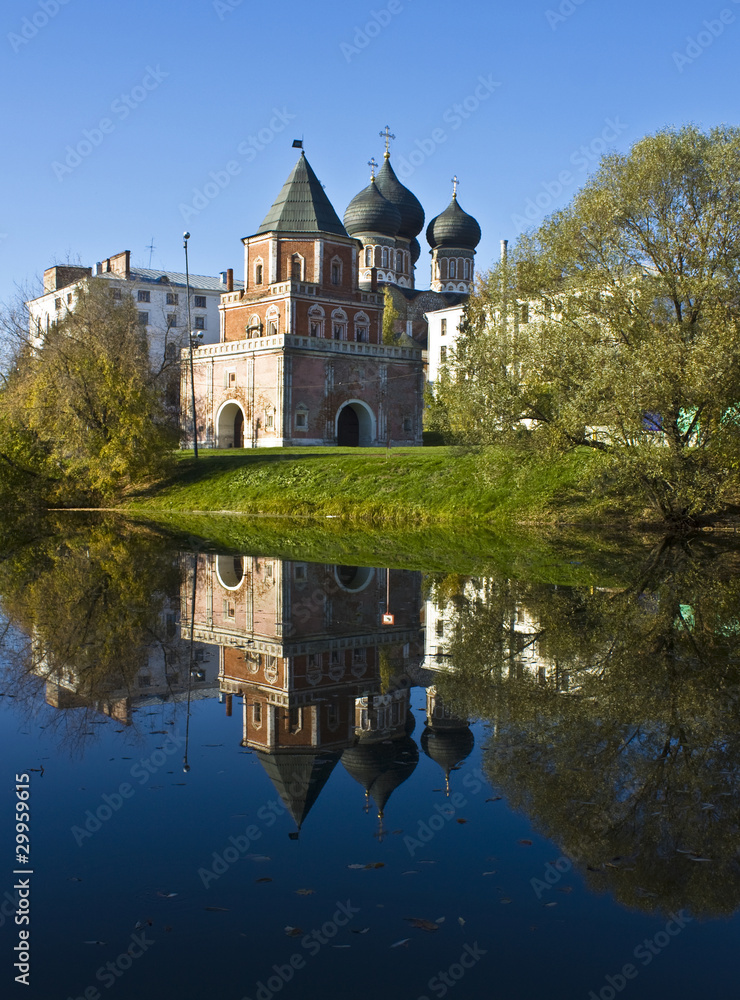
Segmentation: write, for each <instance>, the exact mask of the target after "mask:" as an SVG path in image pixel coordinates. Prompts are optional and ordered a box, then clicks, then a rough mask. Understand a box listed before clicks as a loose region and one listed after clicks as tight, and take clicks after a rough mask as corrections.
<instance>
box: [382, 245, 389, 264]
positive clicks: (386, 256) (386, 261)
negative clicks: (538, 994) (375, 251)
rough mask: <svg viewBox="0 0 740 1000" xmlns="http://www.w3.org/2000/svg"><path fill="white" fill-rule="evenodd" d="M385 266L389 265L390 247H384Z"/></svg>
mask: <svg viewBox="0 0 740 1000" xmlns="http://www.w3.org/2000/svg"><path fill="white" fill-rule="evenodd" d="M383 267H388V247H383Z"/></svg>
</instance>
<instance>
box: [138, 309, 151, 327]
mask: <svg viewBox="0 0 740 1000" xmlns="http://www.w3.org/2000/svg"><path fill="white" fill-rule="evenodd" d="M148 325H149V313H146V312H140V313H139V326H148Z"/></svg>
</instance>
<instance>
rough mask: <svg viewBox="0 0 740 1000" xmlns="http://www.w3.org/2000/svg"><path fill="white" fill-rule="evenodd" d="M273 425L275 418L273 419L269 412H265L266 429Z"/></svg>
mask: <svg viewBox="0 0 740 1000" xmlns="http://www.w3.org/2000/svg"><path fill="white" fill-rule="evenodd" d="M274 426H275V419H274V417H273V415H272V414H271V413H268V414H267V429H268V431H271V430H272V429H273V427H274Z"/></svg>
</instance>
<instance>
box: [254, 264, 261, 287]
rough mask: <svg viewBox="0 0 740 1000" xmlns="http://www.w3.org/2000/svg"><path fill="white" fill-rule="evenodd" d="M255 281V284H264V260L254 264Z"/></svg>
mask: <svg viewBox="0 0 740 1000" xmlns="http://www.w3.org/2000/svg"><path fill="white" fill-rule="evenodd" d="M254 283H255V285H261V284H262V262H261V261H260V262H258V263H257V264H255V265H254Z"/></svg>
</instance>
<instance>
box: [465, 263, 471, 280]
mask: <svg viewBox="0 0 740 1000" xmlns="http://www.w3.org/2000/svg"><path fill="white" fill-rule="evenodd" d="M465 277H466V278H469V277H470V261H469V260H466V261H465Z"/></svg>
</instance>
